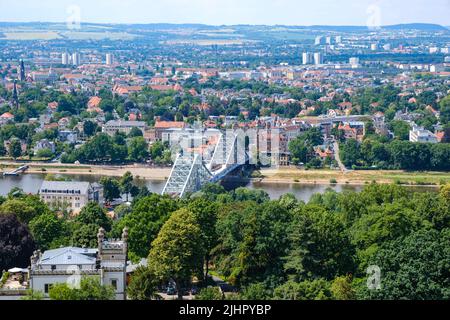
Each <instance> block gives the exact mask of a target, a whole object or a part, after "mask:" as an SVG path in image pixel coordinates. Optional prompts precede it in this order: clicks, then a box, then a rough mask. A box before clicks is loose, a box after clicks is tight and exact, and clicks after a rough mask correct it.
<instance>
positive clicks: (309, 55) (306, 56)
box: [302, 52, 314, 65]
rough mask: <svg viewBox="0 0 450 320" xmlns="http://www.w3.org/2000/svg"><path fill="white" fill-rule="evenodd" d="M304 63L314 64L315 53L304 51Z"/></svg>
mask: <svg viewBox="0 0 450 320" xmlns="http://www.w3.org/2000/svg"><path fill="white" fill-rule="evenodd" d="M302 57H303V59H302V60H303V65H307V64H312V63H313V62H314V55H313V54H312V53H311V52H303V56H302Z"/></svg>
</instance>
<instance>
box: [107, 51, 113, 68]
mask: <svg viewBox="0 0 450 320" xmlns="http://www.w3.org/2000/svg"><path fill="white" fill-rule="evenodd" d="M113 63H114V56H113V55H112V54H111V53H107V54H106V64H107V65H108V66H110V65H112V64H113Z"/></svg>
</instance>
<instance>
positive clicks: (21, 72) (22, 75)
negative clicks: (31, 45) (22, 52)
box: [19, 60, 27, 82]
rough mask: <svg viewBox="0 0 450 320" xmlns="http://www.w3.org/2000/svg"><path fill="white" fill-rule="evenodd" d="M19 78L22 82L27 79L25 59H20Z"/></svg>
mask: <svg viewBox="0 0 450 320" xmlns="http://www.w3.org/2000/svg"><path fill="white" fill-rule="evenodd" d="M19 80H20V81H22V82H23V81H26V80H27V78H26V76H25V64H24V62H23V60H20V68H19Z"/></svg>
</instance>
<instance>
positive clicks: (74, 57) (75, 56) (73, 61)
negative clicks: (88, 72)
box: [72, 53, 81, 66]
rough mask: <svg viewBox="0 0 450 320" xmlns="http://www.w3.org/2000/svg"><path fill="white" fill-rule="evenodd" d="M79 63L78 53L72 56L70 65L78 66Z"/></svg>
mask: <svg viewBox="0 0 450 320" xmlns="http://www.w3.org/2000/svg"><path fill="white" fill-rule="evenodd" d="M80 63H81V56H80V54H79V53H74V54H72V64H73V65H74V66H78V65H80Z"/></svg>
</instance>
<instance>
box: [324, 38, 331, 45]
mask: <svg viewBox="0 0 450 320" xmlns="http://www.w3.org/2000/svg"><path fill="white" fill-rule="evenodd" d="M332 42H333V38H331V37H326V39H325V43H326V44H332Z"/></svg>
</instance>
